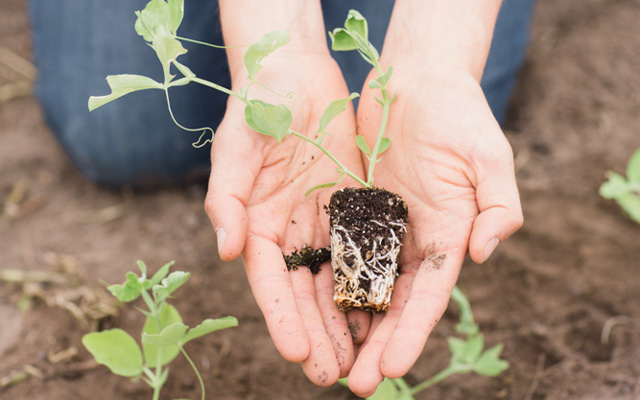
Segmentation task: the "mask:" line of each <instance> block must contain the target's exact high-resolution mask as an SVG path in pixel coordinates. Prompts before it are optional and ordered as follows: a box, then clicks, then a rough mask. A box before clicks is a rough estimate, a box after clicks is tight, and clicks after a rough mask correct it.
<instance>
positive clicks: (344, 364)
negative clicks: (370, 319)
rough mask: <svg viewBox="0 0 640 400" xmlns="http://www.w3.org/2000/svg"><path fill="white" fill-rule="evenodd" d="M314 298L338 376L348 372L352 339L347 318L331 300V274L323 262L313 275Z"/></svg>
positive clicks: (329, 268) (350, 361)
mask: <svg viewBox="0 0 640 400" xmlns="http://www.w3.org/2000/svg"><path fill="white" fill-rule="evenodd" d="M314 281H315V289H316V298H317V301H318V308H319V309H320V313H321V314H322V319H323V321H324V326H325V328H326V330H327V334H328V335H329V338H330V339H331V344H332V345H333V350H334V353H335V356H336V360H337V362H338V366H339V367H340V377H341V378H343V377H345V376H347V374H349V371H351V367H352V366H353V361H354V350H353V341H352V339H351V334H350V333H349V326H348V325H347V318H346V316H345V314H344V313H342V312H340V310H338V306H337V305H336V302H335V301H334V300H333V274H332V271H331V265H329V263H325V264H324V265H323V266H322V267H321V268H320V271H319V272H318V273H317V274H316V276H315V279H314Z"/></svg>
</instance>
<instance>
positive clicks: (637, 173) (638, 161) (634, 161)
mask: <svg viewBox="0 0 640 400" xmlns="http://www.w3.org/2000/svg"><path fill="white" fill-rule="evenodd" d="M627 180H628V181H629V182H632V183H640V149H638V150H636V151H635V152H634V153H633V155H632V156H631V158H630V159H629V164H627Z"/></svg>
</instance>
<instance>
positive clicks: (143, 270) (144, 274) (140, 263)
mask: <svg viewBox="0 0 640 400" xmlns="http://www.w3.org/2000/svg"><path fill="white" fill-rule="evenodd" d="M136 264H138V269H139V270H140V281H144V280H145V279H147V264H145V263H144V261H142V260H138V261H136Z"/></svg>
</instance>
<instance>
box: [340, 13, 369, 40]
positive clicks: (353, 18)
mask: <svg viewBox="0 0 640 400" xmlns="http://www.w3.org/2000/svg"><path fill="white" fill-rule="evenodd" d="M344 27H345V28H347V30H348V31H350V32H351V34H352V35H353V34H358V35H360V37H362V38H363V39H364V40H369V28H368V26H367V20H366V19H365V18H364V17H363V16H362V14H360V13H359V12H358V11H356V10H349V14H348V15H347V20H346V21H345V23H344Z"/></svg>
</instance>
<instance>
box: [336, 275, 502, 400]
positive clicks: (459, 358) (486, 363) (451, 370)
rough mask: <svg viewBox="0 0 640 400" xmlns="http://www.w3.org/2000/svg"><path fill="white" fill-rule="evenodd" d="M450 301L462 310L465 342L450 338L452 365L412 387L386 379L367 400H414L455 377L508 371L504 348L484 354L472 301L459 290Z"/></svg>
mask: <svg viewBox="0 0 640 400" xmlns="http://www.w3.org/2000/svg"><path fill="white" fill-rule="evenodd" d="M451 298H452V299H453V300H454V301H455V302H456V303H457V304H458V307H460V322H459V323H458V324H456V326H455V330H456V332H458V333H459V334H461V335H465V336H466V339H461V338H458V337H454V336H451V337H448V338H447V342H448V343H449V350H451V360H450V361H449V365H448V366H447V367H446V368H445V369H443V370H442V371H440V372H438V373H437V374H435V375H433V376H432V377H430V378H428V379H426V380H424V381H422V382H420V383H419V384H417V385H415V386H413V387H411V386H409V384H407V382H406V381H405V380H404V379H403V378H397V379H389V378H385V379H384V380H383V381H382V383H380V385H379V386H378V389H377V390H376V392H375V393H374V394H373V395H372V396H370V397H367V399H368V400H415V397H414V396H415V395H416V394H418V393H420V392H422V391H423V390H425V389H427V388H429V387H431V386H433V385H435V384H436V383H438V382H441V381H443V380H444V379H446V378H448V377H450V376H452V375H455V374H468V373H470V372H475V373H476V374H478V375H483V376H498V375H499V374H500V373H501V372H502V371H504V370H506V369H507V368H509V363H508V362H507V361H505V360H502V359H500V352H502V344H498V345H496V346H493V347H491V348H490V349H487V350H484V351H483V349H484V337H483V335H482V333H480V330H479V327H478V324H476V323H475V322H474V320H473V313H472V311H471V305H470V304H469V300H468V299H467V297H466V296H465V295H464V293H463V292H462V290H460V288H458V287H457V286H456V287H455V288H454V289H453V292H452V293H451ZM340 383H341V384H343V385H345V386H346V385H347V379H346V378H344V379H341V380H340Z"/></svg>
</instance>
